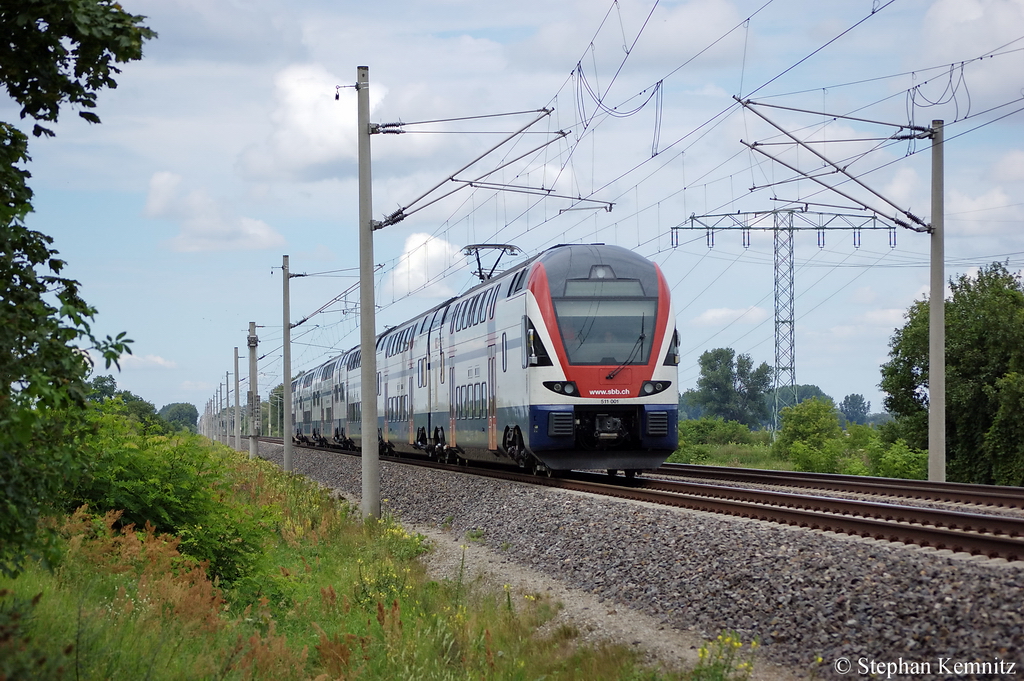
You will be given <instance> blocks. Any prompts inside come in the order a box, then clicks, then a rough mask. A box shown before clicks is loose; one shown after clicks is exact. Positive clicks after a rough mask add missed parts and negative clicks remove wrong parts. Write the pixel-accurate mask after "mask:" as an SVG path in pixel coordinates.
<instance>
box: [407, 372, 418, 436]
mask: <svg viewBox="0 0 1024 681" xmlns="http://www.w3.org/2000/svg"><path fill="white" fill-rule="evenodd" d="M410 357H411V355H410ZM415 380H416V377H415V376H414V372H413V368H412V359H411V358H410V359H409V394H408V395H407V396H406V398H405V416H406V418H407V419H409V444H412V443H414V442H416V421H415V414H416V410H415V409H414V408H413V405H414V404H415V402H414V401H413V399H412V398H413V395H414V394H415V393H413V385H414V382H415Z"/></svg>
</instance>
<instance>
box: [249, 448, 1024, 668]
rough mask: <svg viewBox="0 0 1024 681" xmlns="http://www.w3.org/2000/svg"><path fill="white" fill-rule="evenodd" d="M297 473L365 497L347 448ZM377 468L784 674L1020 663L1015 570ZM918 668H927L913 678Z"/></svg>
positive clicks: (298, 458)
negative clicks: (758, 655)
mask: <svg viewBox="0 0 1024 681" xmlns="http://www.w3.org/2000/svg"><path fill="white" fill-rule="evenodd" d="M261 456H265V457H266V458H267V459H270V460H272V461H276V462H278V463H280V460H281V457H280V448H279V447H274V446H271V445H261ZM294 469H295V472H297V473H301V474H303V475H306V476H308V477H310V478H313V479H315V480H317V481H319V482H321V483H323V484H325V485H327V486H330V487H332V488H336V489H339V490H340V491H341V492H343V493H345V494H346V495H350V496H355V497H358V496H359V495H360V493H361V473H360V462H359V460H358V459H356V458H354V457H350V456H345V455H339V454H333V453H328V452H316V451H311V450H296V451H295V456H294ZM381 471H382V484H381V496H382V498H383V499H386V500H387V501H386V503H385V507H386V508H387V509H388V510H390V511H392V512H394V513H395V514H396V515H397V516H398V517H399V518H400V519H401V520H402V521H403V522H405V523H409V524H414V525H426V526H437V527H440V526H444V527H450V528H451V530H452V532H453V533H455V534H457V535H458V536H461V535H462V534H463V533H465V532H468V531H470V530H474V531H475V532H474V535H479V536H481V537H482V541H483V542H485V543H486V544H487V545H488V546H489V547H490V548H492V549H494V550H495V551H500V552H501V554H502V555H503V556H507V558H508V560H510V561H512V562H514V563H517V564H520V565H524V566H527V567H530V568H532V569H534V570H537V571H539V572H541V573H545V574H547V575H550V576H551V577H553V578H555V579H558V580H560V581H561V582H563V583H566V584H568V585H570V586H573V587H575V588H578V589H582V590H584V591H587V592H589V593H592V594H594V595H595V596H597V597H599V598H603V599H608V600H611V601H614V602H616V603H619V604H621V605H624V606H627V607H629V608H633V609H637V610H640V611H642V612H646V613H648V614H653V615H655V616H657V617H658V618H660V619H661V620H662V622H663V623H664V624H665V625H667V626H671V627H675V628H678V629H690V628H693V629H696V630H698V631H701V632H703V633H704V634H706V635H708V636H710V637H714V636H715V635H717V634H718V633H719V632H721V631H723V630H734V631H736V632H738V633H740V634H741V635H742V636H743V637H744V638H748V639H754V638H756V639H758V640H759V641H760V643H761V645H762V654H763V655H764V657H766V658H767V659H769V660H772V661H774V662H776V663H779V664H782V665H785V666H786V667H789V668H790V669H795V670H808V671H810V670H811V669H814V668H815V667H818V665H816V664H815V658H817V657H818V656H821V658H823V663H822V664H821V665H820V667H818V668H817V669H816V672H815V673H816V675H817V676H822V677H826V678H839V677H840V676H841V675H840V674H837V673H836V669H835V666H834V665H835V664H836V661H837V660H840V661H839V662H838V666H839V669H840V671H842V669H843V662H842V661H841V659H845V660H848V661H849V664H850V665H851V667H852V669H851V670H850V671H849V673H847V674H846V677H850V676H864V675H865V672H866V671H869V668H868V665H871V664H888V663H891V664H893V665H899V664H900V662H901V661H902V663H903V664H904V667H902V668H901V667H889V668H886V667H882V668H878V667H874V668H870V670H871V671H876V672H879V675H880V676H882V677H883V678H884V677H886V676H887V675H888V676H890V677H891V678H895V677H896V676H903V677H907V676H932V677H936V676H959V677H963V676H970V674H958V673H957V671H958V670H959V671H964V670H965V669H966V670H967V671H972V670H973V671H993V672H994V673H993V674H977V676H999V674H998V672H999V671H1006V669H1007V665H1006V663H1007V662H1012V663H1015V664H1016V667H1015V669H1014V672H1013V674H1004V675H1003V676H1005V677H1006V678H1011V677H1015V676H1017V675H1019V674H1021V667H1022V666H1024V665H1022V663H1024V568H1022V567H1021V566H1020V565H1018V564H1013V563H1010V564H1007V563H1006V562H1005V561H1001V560H997V561H990V560H976V559H964V558H963V557H961V556H953V555H951V554H949V553H948V552H935V551H928V550H922V549H918V548H915V547H903V546H901V545H894V544H889V543H885V542H874V541H865V540H861V539H856V538H850V537H845V536H836V535H833V534H831V533H822V532H812V531H807V530H800V529H796V528H790V527H785V526H778V525H773V524H769V523H763V522H757V521H746V520H739V519H733V518H728V517H724V516H716V515H712V514H707V513H695V512H688V511H682V510H676V509H667V508H661V507H655V506H651V505H646V504H638V503H632V502H624V501H618V500H610V499H602V498H598V497H593V496H589V495H581V494H574V493H568V492H564V491H561V490H554V489H545V488H533V487H529V486H526V485H520V484H514V483H507V482H503V481H496V480H489V479H486V478H475V477H471V476H465V475H458V474H450V473H442V472H436V471H430V470H423V469H416V468H413V467H409V466H401V465H389V464H387V463H382V464H381ZM1000 661H1001V662H1002V663H1003V666H1002V667H999V666H998V664H999V663H1000ZM958 663H960V664H961V665H963V664H975V663H989V664H990V665H992V666H991V667H990V668H988V669H986V668H985V667H974V668H969V667H967V668H965V667H962V666H961V667H959V668H958V667H955V665H956V664H958ZM924 664H927V665H929V666H928V668H927V671H930V674H922V673H914V672H915V671H916V672H923V671H926V668H925V667H923V666H922V665H924ZM909 665H918V666H917V667H911V666H909ZM901 672H902V673H901ZM947 672H948V673H947Z"/></svg>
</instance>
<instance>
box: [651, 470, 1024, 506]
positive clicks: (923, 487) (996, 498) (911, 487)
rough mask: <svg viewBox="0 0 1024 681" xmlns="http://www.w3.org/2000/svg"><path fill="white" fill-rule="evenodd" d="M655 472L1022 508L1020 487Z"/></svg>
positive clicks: (808, 475)
mask: <svg viewBox="0 0 1024 681" xmlns="http://www.w3.org/2000/svg"><path fill="white" fill-rule="evenodd" d="M657 473H658V474H659V475H670V476H679V477H686V478H695V479H699V480H716V481H724V482H742V483H754V484H762V485H779V486H785V487H793V488H805V489H815V490H834V491H842V492H857V493H860V494H872V495H878V496H894V497H902V498H904V499H916V500H921V501H944V502H949V503H956V504H973V505H978V506H996V507H1004V508H1021V509H1024V488H1021V487H996V486H994V485H970V484H965V483H961V482H931V481H926V480H902V479H896V478H865V477H863V476H860V475H834V474H829V473H804V472H801V471H769V470H761V469H756V468H726V467H723V466H697V465H693V464H679V463H667V464H664V465H663V466H662V467H661V468H659V469H658V471H657Z"/></svg>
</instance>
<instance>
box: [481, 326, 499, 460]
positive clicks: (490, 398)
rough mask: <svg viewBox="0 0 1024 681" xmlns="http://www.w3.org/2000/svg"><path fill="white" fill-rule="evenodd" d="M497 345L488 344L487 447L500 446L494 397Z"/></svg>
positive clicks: (496, 375) (496, 406) (496, 377)
mask: <svg viewBox="0 0 1024 681" xmlns="http://www.w3.org/2000/svg"><path fill="white" fill-rule="evenodd" d="M495 350H496V346H494V345H488V346H487V394H486V395H485V396H484V398H485V399H486V400H487V449H490V450H491V451H492V452H493V451H494V450H496V449H497V448H498V405H497V400H496V399H495V397H494V385H495V383H497V379H498V357H497V353H496V352H495Z"/></svg>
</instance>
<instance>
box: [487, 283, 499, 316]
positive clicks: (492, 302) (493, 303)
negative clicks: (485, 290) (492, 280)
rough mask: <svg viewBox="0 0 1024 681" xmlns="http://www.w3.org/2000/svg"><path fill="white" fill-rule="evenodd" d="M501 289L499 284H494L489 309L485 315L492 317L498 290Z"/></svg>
mask: <svg viewBox="0 0 1024 681" xmlns="http://www.w3.org/2000/svg"><path fill="white" fill-rule="evenodd" d="M500 289H501V287H500V286H495V287H494V289H493V290H492V291H491V304H490V305H489V306H488V307H489V308H490V309H489V310H488V311H487V316H488V317H490V318H491V319H494V308H495V307H496V306H497V304H498V291H499V290H500Z"/></svg>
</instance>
